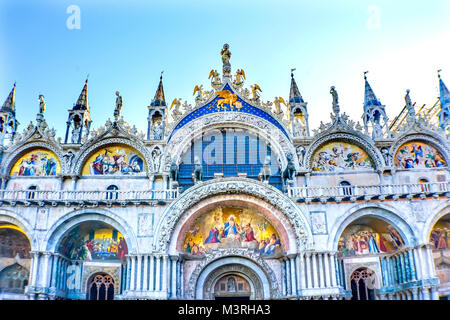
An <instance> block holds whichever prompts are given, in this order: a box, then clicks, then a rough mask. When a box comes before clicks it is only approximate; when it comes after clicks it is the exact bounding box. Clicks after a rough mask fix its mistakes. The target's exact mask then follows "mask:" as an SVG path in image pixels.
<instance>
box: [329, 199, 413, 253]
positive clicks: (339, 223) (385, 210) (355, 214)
mask: <svg viewBox="0 0 450 320" xmlns="http://www.w3.org/2000/svg"><path fill="white" fill-rule="evenodd" d="M362 217H373V218H376V219H380V220H383V221H385V222H388V223H389V224H391V225H392V226H393V227H394V228H395V229H396V230H397V231H398V232H399V233H400V235H401V236H402V239H403V241H404V242H405V245H406V246H407V247H414V246H415V245H417V237H416V235H417V234H419V232H418V231H417V230H415V229H414V228H413V227H411V226H410V225H409V224H408V223H407V222H406V219H405V218H404V217H403V215H402V214H401V213H400V212H398V211H397V210H395V209H394V208H392V207H390V206H387V205H380V204H377V205H372V204H369V205H357V206H354V207H352V208H351V209H349V210H347V211H346V212H345V213H344V214H343V215H341V216H340V217H339V218H338V219H337V220H336V221H335V222H334V224H333V228H332V230H331V231H330V234H329V236H328V241H327V243H328V246H329V247H328V250H332V251H337V248H338V242H339V238H340V237H341V235H342V233H343V232H344V230H345V228H347V227H348V226H349V225H350V224H352V223H353V222H354V221H356V220H357V219H359V218H362Z"/></svg>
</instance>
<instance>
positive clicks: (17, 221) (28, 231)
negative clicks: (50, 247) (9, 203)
mask: <svg viewBox="0 0 450 320" xmlns="http://www.w3.org/2000/svg"><path fill="white" fill-rule="evenodd" d="M0 222H8V223H10V224H13V225H16V226H18V227H19V228H21V229H22V231H23V232H24V234H25V236H26V237H27V239H28V241H29V242H30V247H31V251H33V250H35V248H37V247H38V240H37V239H36V238H35V237H34V235H33V232H32V230H33V227H32V225H31V223H30V222H29V221H28V220H27V219H26V218H24V217H21V216H20V215H19V214H17V213H15V212H13V211H9V210H5V209H0Z"/></svg>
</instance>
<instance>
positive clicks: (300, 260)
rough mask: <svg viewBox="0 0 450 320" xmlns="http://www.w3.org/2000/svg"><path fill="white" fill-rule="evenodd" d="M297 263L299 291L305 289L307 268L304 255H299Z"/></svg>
mask: <svg viewBox="0 0 450 320" xmlns="http://www.w3.org/2000/svg"><path fill="white" fill-rule="evenodd" d="M296 263H297V290H298V291H300V290H301V289H304V288H305V270H304V269H305V266H304V258H303V253H299V254H298V255H297V258H296Z"/></svg>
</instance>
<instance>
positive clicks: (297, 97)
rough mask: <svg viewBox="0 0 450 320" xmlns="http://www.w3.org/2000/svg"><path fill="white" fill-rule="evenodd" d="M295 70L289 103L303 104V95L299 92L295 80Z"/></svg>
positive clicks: (292, 76)
mask: <svg viewBox="0 0 450 320" xmlns="http://www.w3.org/2000/svg"><path fill="white" fill-rule="evenodd" d="M294 70H295V69H291V90H290V92H289V103H303V102H304V101H303V98H302V95H301V94H300V90H298V87H297V83H296V82H295V79H294Z"/></svg>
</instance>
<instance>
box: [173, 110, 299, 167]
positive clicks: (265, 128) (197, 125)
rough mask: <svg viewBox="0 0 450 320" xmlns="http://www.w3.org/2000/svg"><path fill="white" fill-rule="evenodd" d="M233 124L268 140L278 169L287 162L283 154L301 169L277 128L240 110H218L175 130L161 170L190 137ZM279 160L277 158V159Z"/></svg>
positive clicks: (288, 139)
mask: <svg viewBox="0 0 450 320" xmlns="http://www.w3.org/2000/svg"><path fill="white" fill-rule="evenodd" d="M223 127H233V128H241V129H248V130H250V131H253V132H256V133H258V135H260V136H261V137H262V138H263V139H264V140H265V141H267V142H268V143H270V146H271V148H272V150H273V151H274V152H275V153H276V154H277V156H278V157H279V164H280V165H281V169H284V168H285V167H286V165H287V160H286V155H287V154H291V155H292V156H293V157H292V160H293V162H294V165H295V168H296V169H297V170H299V169H300V166H299V163H298V157H297V156H296V151H295V147H294V145H293V144H292V138H291V137H287V136H286V135H285V134H284V133H283V132H282V131H281V130H280V129H278V128H277V127H276V126H274V125H273V124H271V123H270V122H269V121H267V120H264V119H262V118H260V117H258V116H254V115H251V114H247V113H239V112H232V111H230V112H217V113H211V114H207V115H205V116H202V117H199V118H197V119H194V120H192V121H191V122H189V123H188V124H186V125H185V126H183V127H182V128H180V129H178V130H177V131H176V132H175V133H174V135H173V136H172V137H171V139H170V140H169V142H168V144H167V147H166V149H165V152H164V170H165V171H169V169H170V164H171V163H172V160H174V159H175V161H176V162H177V163H178V164H179V163H180V162H181V157H182V155H183V152H184V151H185V150H186V148H188V147H189V146H190V144H191V141H192V139H194V138H196V137H199V136H200V135H201V134H202V133H203V132H205V131H207V130H212V129H216V128H223ZM277 160H278V159H277Z"/></svg>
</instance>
